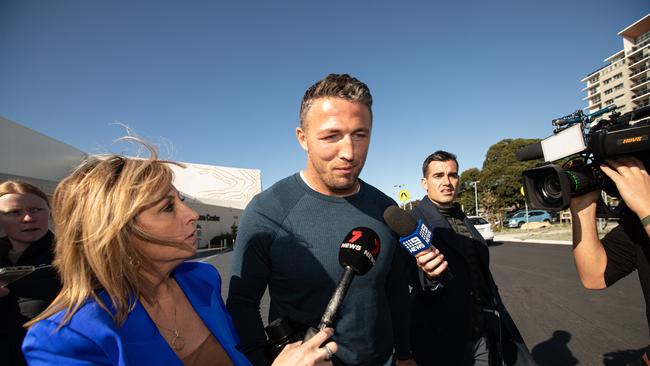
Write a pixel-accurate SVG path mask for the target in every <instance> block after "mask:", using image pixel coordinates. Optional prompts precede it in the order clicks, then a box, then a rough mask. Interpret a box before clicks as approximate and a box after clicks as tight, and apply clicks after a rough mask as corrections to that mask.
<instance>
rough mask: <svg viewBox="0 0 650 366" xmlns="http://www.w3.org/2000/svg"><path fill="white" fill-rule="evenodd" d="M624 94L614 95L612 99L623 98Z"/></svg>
mask: <svg viewBox="0 0 650 366" xmlns="http://www.w3.org/2000/svg"><path fill="white" fill-rule="evenodd" d="M624 96H625V94H621V95H617V96H616V97H614V100H619V99H621V98H623V97H624Z"/></svg>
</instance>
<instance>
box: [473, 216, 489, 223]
mask: <svg viewBox="0 0 650 366" xmlns="http://www.w3.org/2000/svg"><path fill="white" fill-rule="evenodd" d="M469 221H471V222H472V224H473V225H485V224H489V222H487V221H485V219H484V218H482V217H471V218H470V219H469Z"/></svg>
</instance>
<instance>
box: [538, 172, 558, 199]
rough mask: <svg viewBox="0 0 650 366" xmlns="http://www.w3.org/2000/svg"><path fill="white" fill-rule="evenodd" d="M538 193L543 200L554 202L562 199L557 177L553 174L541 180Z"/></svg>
mask: <svg viewBox="0 0 650 366" xmlns="http://www.w3.org/2000/svg"><path fill="white" fill-rule="evenodd" d="M539 191H540V192H541V193H542V196H544V198H545V199H547V200H551V201H555V200H559V199H561V198H562V186H561V185H560V180H559V177H558V176H557V175H555V174H548V175H547V176H546V177H544V180H542V183H541V184H540V187H539Z"/></svg>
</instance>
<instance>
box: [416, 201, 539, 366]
mask: <svg viewBox="0 0 650 366" xmlns="http://www.w3.org/2000/svg"><path fill="white" fill-rule="evenodd" d="M411 215H413V217H415V218H416V219H422V220H423V221H424V223H425V224H426V225H427V226H429V228H430V229H431V230H432V232H433V239H432V241H433V245H434V246H435V247H436V248H438V249H439V250H440V252H441V253H443V254H444V256H445V260H447V261H448V263H449V267H448V269H449V270H450V271H451V272H452V274H453V277H452V278H451V280H449V281H446V282H445V283H444V286H443V287H442V288H437V289H435V290H431V289H428V288H427V286H425V285H426V283H425V282H426V281H419V283H417V284H416V286H414V288H413V293H412V303H411V306H412V311H411V344H412V350H413V355H414V357H415V359H416V361H417V363H418V365H422V366H426V365H460V364H462V360H463V357H464V354H465V353H466V350H465V347H466V345H467V343H468V342H471V341H472V340H473V339H475V338H476V331H475V330H474V329H473V328H474V326H475V324H474V323H473V321H472V315H471V314H472V312H473V311H475V308H476V306H475V302H476V300H475V297H474V296H473V294H472V282H471V273H470V266H469V264H468V261H467V258H468V253H467V251H466V249H465V248H464V247H463V246H462V245H460V244H459V243H458V236H457V234H456V232H455V231H454V230H453V229H452V227H451V226H450V225H449V222H448V221H447V218H445V217H444V216H443V215H442V214H441V213H440V211H439V210H438V209H437V208H436V206H435V205H434V204H433V203H432V202H431V200H430V199H429V198H428V197H426V196H425V197H424V198H423V199H422V201H421V203H420V205H419V206H418V207H416V208H415V209H414V210H413V211H412V212H411ZM462 217H463V219H464V220H463V222H464V223H465V226H466V227H467V229H468V231H469V232H470V234H471V235H472V237H473V240H471V239H468V242H470V243H471V242H473V244H474V245H475V251H476V255H477V257H478V262H479V263H480V266H481V267H482V270H483V271H482V272H483V277H484V278H485V282H486V283H487V286H488V287H489V288H488V289H487V291H486V293H489V294H490V296H491V298H490V299H488V300H487V301H488V302H489V303H490V304H491V307H492V308H494V309H496V310H498V312H499V314H500V328H501V337H502V347H503V354H504V357H503V358H504V361H505V363H506V364H507V365H535V361H534V360H533V358H532V356H531V354H530V352H529V350H528V348H527V347H526V345H525V343H524V341H523V338H522V337H521V334H520V333H519V331H518V330H517V327H516V325H515V323H514V322H513V320H512V318H511V317H510V315H509V314H508V311H507V310H506V308H505V306H504V304H503V302H502V301H501V297H500V296H499V292H498V288H497V286H496V284H495V282H494V279H493V278H492V274H491V273H490V269H489V264H490V255H489V251H488V247H487V244H486V243H485V241H484V240H483V238H482V237H481V235H480V234H479V233H478V231H477V230H476V229H475V228H474V226H473V225H472V223H471V222H470V221H469V219H467V217H465V215H462ZM414 267H415V262H414V261H413V264H412V268H413V271H412V274H413V275H414V276H417V274H416V273H418V272H420V271H419V270H418V269H417V268H414ZM418 277H420V278H422V276H418ZM495 319H496V318H495ZM497 327H498V326H497Z"/></svg>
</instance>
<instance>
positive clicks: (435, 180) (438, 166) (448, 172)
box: [422, 160, 458, 207]
mask: <svg viewBox="0 0 650 366" xmlns="http://www.w3.org/2000/svg"><path fill="white" fill-rule="evenodd" d="M422 187H424V190H425V191H427V196H429V199H430V200H431V201H432V202H433V203H435V204H436V205H438V206H441V207H451V204H452V203H453V202H454V199H456V194H457V191H456V188H457V187H458V165H456V162H455V161H453V160H447V161H432V162H431V163H429V166H428V167H427V175H426V177H424V178H422Z"/></svg>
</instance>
